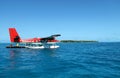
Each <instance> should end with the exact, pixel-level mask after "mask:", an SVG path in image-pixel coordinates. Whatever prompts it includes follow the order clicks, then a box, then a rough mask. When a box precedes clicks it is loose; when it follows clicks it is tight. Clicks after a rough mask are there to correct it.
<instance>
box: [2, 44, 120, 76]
mask: <svg viewBox="0 0 120 78" xmlns="http://www.w3.org/2000/svg"><path fill="white" fill-rule="evenodd" d="M7 45H9V44H7V43H0V78H120V43H117V42H111V43H110V42H108V43H105V42H104V43H102V42H101V43H59V45H60V48H58V49H39V50H33V49H15V48H14V49H8V48H5V47H6V46H7Z"/></svg>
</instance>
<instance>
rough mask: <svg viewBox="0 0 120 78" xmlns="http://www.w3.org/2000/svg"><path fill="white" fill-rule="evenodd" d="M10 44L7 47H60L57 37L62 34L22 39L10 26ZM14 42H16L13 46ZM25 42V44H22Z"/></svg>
mask: <svg viewBox="0 0 120 78" xmlns="http://www.w3.org/2000/svg"><path fill="white" fill-rule="evenodd" d="M9 35H10V41H11V42H12V43H11V45H10V46H7V47H6V48H31V49H43V48H58V47H59V46H58V45H57V44H56V43H58V42H59V41H58V40H56V39H55V37H58V36H61V35H60V34H55V35H51V36H49V37H44V38H30V39H21V38H20V36H19V34H18V33H17V31H16V29H15V28H9ZM13 44H16V45H15V46H13ZM21 44H23V45H21Z"/></svg>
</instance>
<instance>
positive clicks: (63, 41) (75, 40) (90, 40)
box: [60, 40, 98, 43]
mask: <svg viewBox="0 0 120 78" xmlns="http://www.w3.org/2000/svg"><path fill="white" fill-rule="evenodd" d="M60 42H65V43H66V42H98V41H95V40H60Z"/></svg>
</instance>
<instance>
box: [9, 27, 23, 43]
mask: <svg viewBox="0 0 120 78" xmlns="http://www.w3.org/2000/svg"><path fill="white" fill-rule="evenodd" d="M9 35H10V41H11V42H20V40H21V39H20V36H19V34H18V33H17V31H16V29H15V28H9Z"/></svg>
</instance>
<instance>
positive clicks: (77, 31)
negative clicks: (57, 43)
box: [0, 0, 120, 42]
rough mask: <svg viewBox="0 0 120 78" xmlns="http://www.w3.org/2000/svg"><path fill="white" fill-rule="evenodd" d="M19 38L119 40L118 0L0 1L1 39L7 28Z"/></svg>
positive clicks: (7, 34) (5, 40)
mask: <svg viewBox="0 0 120 78" xmlns="http://www.w3.org/2000/svg"><path fill="white" fill-rule="evenodd" d="M10 27H14V28H16V29H17V31H18V33H19V35H20V37H21V38H23V39H26V38H34V37H47V36H50V35H53V34H61V37H58V38H57V39H58V40H97V41H101V42H113V41H115V42H117V41H120V0H0V33H1V36H0V42H10V40H9V33H8V28H10Z"/></svg>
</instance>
